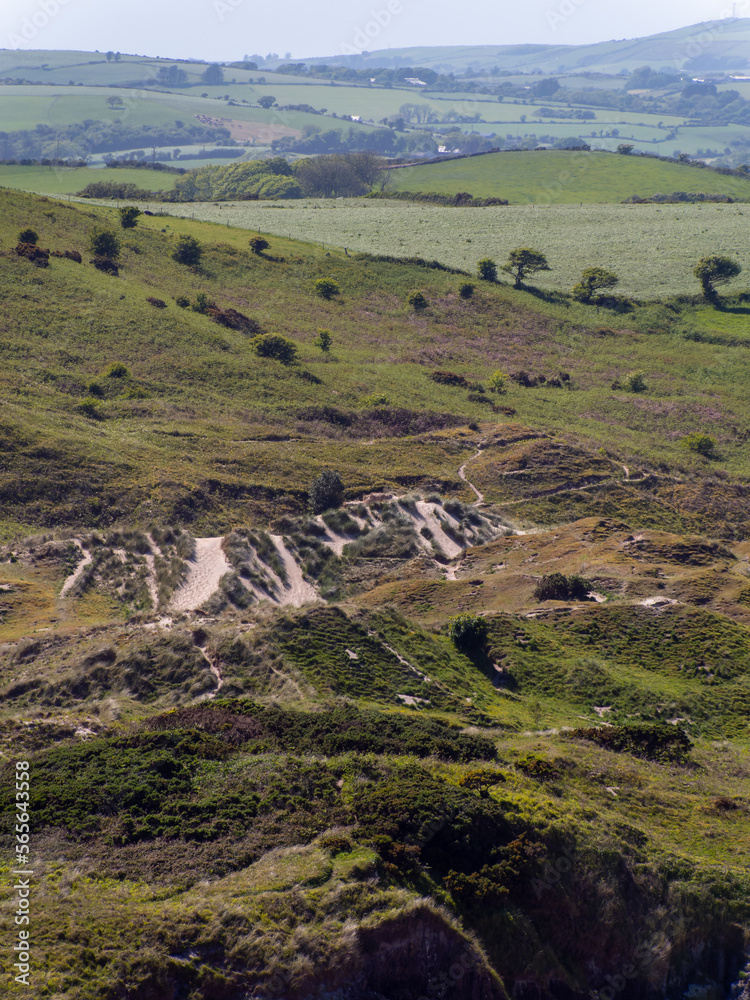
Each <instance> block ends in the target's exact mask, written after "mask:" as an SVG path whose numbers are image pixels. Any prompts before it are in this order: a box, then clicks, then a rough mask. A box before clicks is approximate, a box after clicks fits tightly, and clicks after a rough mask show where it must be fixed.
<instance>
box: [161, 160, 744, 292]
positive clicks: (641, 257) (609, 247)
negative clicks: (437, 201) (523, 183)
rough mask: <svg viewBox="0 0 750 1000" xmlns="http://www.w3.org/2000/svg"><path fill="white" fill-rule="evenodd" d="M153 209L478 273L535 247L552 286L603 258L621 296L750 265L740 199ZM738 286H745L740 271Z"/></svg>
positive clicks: (545, 284)
mask: <svg viewBox="0 0 750 1000" xmlns="http://www.w3.org/2000/svg"><path fill="white" fill-rule="evenodd" d="M512 155H513V156H518V155H521V154H512ZM544 155H546V154H544ZM428 169H429V168H428ZM696 173H697V174H698V178H699V179H700V178H701V177H702V176H703V174H699V173H698V172H697V171H696ZM472 193H475V192H473V191H472ZM148 207H149V208H150V209H151V210H153V211H156V212H166V213H168V214H170V215H182V216H185V217H187V218H195V219H206V220H210V221H214V222H223V223H225V224H228V225H230V226H238V227H243V228H245V229H253V230H259V231H262V232H265V233H272V234H274V235H277V236H283V237H291V238H293V239H300V240H311V241H315V242H317V243H318V244H324V245H325V246H327V247H331V246H335V247H345V246H346V247H348V248H349V250H360V251H366V252H368V253H380V254H396V255H397V256H401V257H409V256H413V255H417V256H421V257H426V258H429V259H433V258H437V259H438V260H440V261H441V262H442V263H444V264H449V265H451V266H453V267H460V268H463V269H465V270H467V271H470V272H472V273H473V272H474V271H475V269H476V264H477V261H478V260H480V259H481V258H483V257H487V256H489V257H493V258H494V259H495V260H497V262H498V263H502V262H503V261H504V260H505V259H506V257H507V255H508V253H509V251H510V250H512V249H513V248H514V247H517V246H529V245H531V246H534V247H537V248H538V249H540V250H542V251H543V252H544V253H545V254H546V255H547V258H548V260H549V262H550V266H551V267H552V268H553V270H552V271H551V272H549V273H540V274H538V275H536V276H535V279H534V283H535V284H536V285H538V286H539V287H540V288H547V289H556V288H562V289H569V288H571V287H572V286H573V284H574V283H575V282H576V281H577V280H578V277H579V275H580V272H581V270H582V269H583V268H584V267H590V266H591V265H593V264H599V265H601V266H603V267H608V268H611V269H612V270H614V271H615V272H616V273H617V274H619V275H620V278H621V285H620V286H619V289H620V290H621V291H622V292H623V293H624V294H628V295H635V296H638V297H639V298H656V297H660V296H663V295H681V294H694V293H695V292H696V291H697V290H698V286H697V283H696V281H695V278H694V277H693V276H692V273H691V272H692V268H693V265H694V264H695V263H696V261H697V260H699V259H700V258H701V257H703V256H705V255H706V254H708V253H726V254H731V255H732V256H734V257H738V258H739V260H740V261H742V262H743V263H744V264H745V266H750V255H748V251H747V246H746V242H745V231H746V227H747V217H748V212H749V211H750V210H748V208H747V207H746V206H744V205H583V206H580V205H575V206H574V205H550V206H536V205H515V206H514V205H510V206H507V207H497V208H495V207H493V208H442V207H440V206H433V205H424V204H417V203H409V202H403V201H379V200H373V201H367V200H361V199H349V200H345V201H325V200H303V201H285V202H284V201H278V202H231V203H225V204H207V203H202V204H191V205H164V204H156V203H154V204H151V205H149V206H148ZM735 286H736V287H738V288H742V287H743V281H742V279H740V280H739V282H736V283H735Z"/></svg>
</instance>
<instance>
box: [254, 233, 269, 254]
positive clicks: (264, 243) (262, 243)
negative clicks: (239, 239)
mask: <svg viewBox="0 0 750 1000" xmlns="http://www.w3.org/2000/svg"><path fill="white" fill-rule="evenodd" d="M270 245H271V244H270V243H269V242H268V240H264V239H263V237H262V236H253V238H252V239H251V240H250V249H251V250H252V252H253V253H257V254H262V253H263V251H264V250H268V248H269V247H270Z"/></svg>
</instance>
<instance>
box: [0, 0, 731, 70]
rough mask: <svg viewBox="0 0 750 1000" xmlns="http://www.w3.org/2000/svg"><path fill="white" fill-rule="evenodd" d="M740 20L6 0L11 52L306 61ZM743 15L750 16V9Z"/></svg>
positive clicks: (698, 8) (471, 7) (1, 36)
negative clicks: (66, 51) (390, 50)
mask: <svg viewBox="0 0 750 1000" xmlns="http://www.w3.org/2000/svg"><path fill="white" fill-rule="evenodd" d="M732 12H733V11H732V0H627V3H626V2H623V0H523V2H522V3H518V2H517V0H462V2H461V3H457V2H456V0H322V3H310V0H120V2H112V0H109V2H107V0H104V2H102V0H0V48H7V49H78V50H97V49H98V50H99V51H101V52H106V51H107V50H108V49H113V50H115V51H121V52H124V53H133V54H137V55H148V56H163V57H165V58H197V59H206V60H213V61H230V60H236V59H241V58H242V57H243V56H244V55H246V54H247V55H250V54H253V53H260V54H261V55H268V54H270V53H278V54H279V55H280V56H281V57H285V56H286V55H287V53H288V54H289V55H290V57H291V58H294V59H302V58H304V57H306V56H309V57H312V56H334V55H340V54H342V53H347V52H348V53H352V52H359V51H361V50H362V49H363V48H366V49H368V50H369V51H376V50H377V49H388V48H400V47H404V46H412V45H486V44H491V45H510V44H517V43H546V44H555V45H580V44H585V43H588V42H598V41H609V40H611V39H621V38H635V37H639V36H643V35H650V34H654V33H656V32H660V31H669V30H672V29H674V28H681V27H685V26H687V25H691V24H696V23H698V22H701V21H709V20H714V19H717V18H722V17H729V16H732ZM735 12H736V14H737V16H744V17H750V0H738V2H737V4H736V7H735Z"/></svg>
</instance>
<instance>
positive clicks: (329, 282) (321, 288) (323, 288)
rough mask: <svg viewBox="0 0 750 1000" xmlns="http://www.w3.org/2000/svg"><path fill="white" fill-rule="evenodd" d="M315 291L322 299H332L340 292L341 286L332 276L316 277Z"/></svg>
mask: <svg viewBox="0 0 750 1000" xmlns="http://www.w3.org/2000/svg"><path fill="white" fill-rule="evenodd" d="M315 291H316V292H317V293H318V295H319V296H320V297H321V298H322V299H332V298H333V297H334V296H335V295H340V294H341V288H340V286H339V283H338V282H337V281H334V280H333V278H318V280H317V281H316V282H315Z"/></svg>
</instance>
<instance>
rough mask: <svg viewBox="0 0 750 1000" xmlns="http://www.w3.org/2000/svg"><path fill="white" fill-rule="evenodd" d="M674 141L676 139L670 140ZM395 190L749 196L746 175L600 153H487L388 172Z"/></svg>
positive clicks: (601, 198) (533, 198) (566, 200)
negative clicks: (674, 193) (690, 193)
mask: <svg viewBox="0 0 750 1000" xmlns="http://www.w3.org/2000/svg"><path fill="white" fill-rule="evenodd" d="M675 141H676V140H675ZM389 178H390V184H391V185H392V188H393V190H395V191H435V192H437V193H438V194H456V193H457V192H458V191H468V192H469V193H470V194H472V195H474V197H475V198H491V197H494V198H505V199H507V200H508V201H510V202H511V203H512V204H518V203H524V202H530V203H536V204H550V203H551V204H574V203H575V202H579V203H580V202H584V203H597V202H599V203H605V202H620V201H624V200H625V199H626V198H629V197H630V196H631V195H639V196H640V197H642V198H648V197H650V196H652V195H655V194H671V193H672V192H673V191H689V192H692V193H698V192H701V193H704V194H728V195H730V196H731V197H733V198H737V199H739V200H747V199H750V180H745V179H744V178H741V177H727V176H723V175H722V174H718V173H715V172H714V171H711V170H701V169H699V168H695V167H687V166H684V165H682V164H679V163H662V162H661V161H659V160H651V159H648V158H642V157H637V156H632V157H625V156H611V155H608V154H602V153H568V152H564V151H561V150H548V151H546V152H544V153H535V152H528V153H527V152H521V153H494V154H493V153H490V154H487V155H486V156H477V157H472V158H470V159H462V160H450V161H448V162H445V163H435V164H429V165H425V166H416V167H401V168H398V169H396V170H391V171H389Z"/></svg>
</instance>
